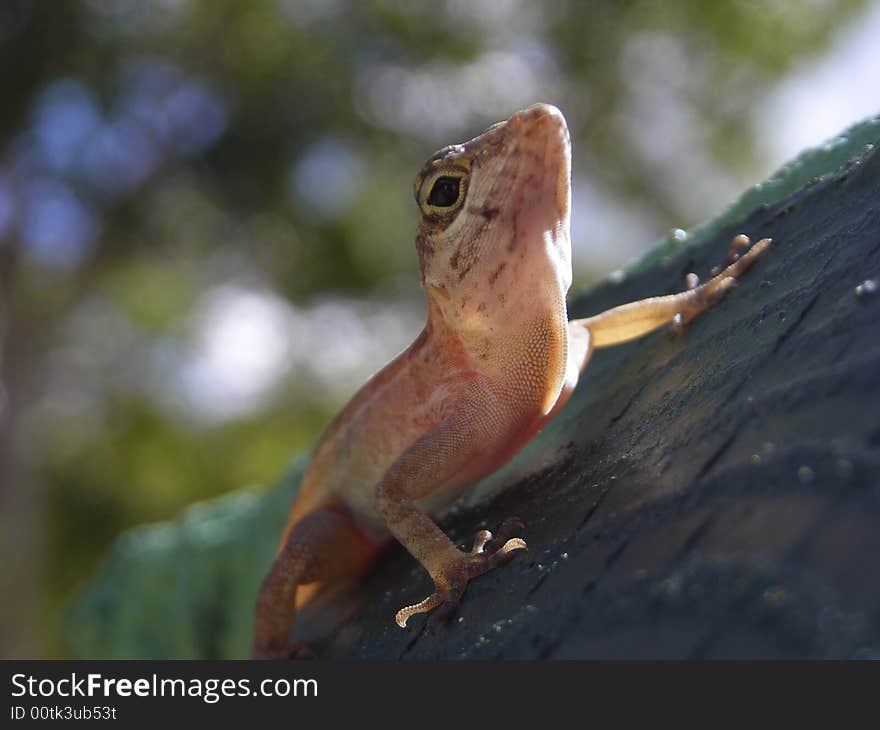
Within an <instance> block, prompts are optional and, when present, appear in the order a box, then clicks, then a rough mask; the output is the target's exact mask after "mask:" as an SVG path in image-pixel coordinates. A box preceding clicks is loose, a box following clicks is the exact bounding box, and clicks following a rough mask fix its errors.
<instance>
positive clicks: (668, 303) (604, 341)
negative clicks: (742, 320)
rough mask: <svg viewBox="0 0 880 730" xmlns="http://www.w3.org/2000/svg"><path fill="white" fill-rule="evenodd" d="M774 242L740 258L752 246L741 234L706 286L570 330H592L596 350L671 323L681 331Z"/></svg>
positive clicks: (644, 302)
mask: <svg viewBox="0 0 880 730" xmlns="http://www.w3.org/2000/svg"><path fill="white" fill-rule="evenodd" d="M770 243H771V241H770V239H769V238H763V239H761V240H760V241H758V242H757V243H756V244H755V245H754V246H752V247H751V248H748V250H747V251H746V253H744V254H743V255H742V256H740V255H739V249H742V248H747V247H748V245H749V239H748V237H747V236H744V235H742V234H740V235H739V236H736V238H734V239H733V243H732V244H731V247H730V252H729V253H728V255H727V259H726V260H725V268H723V269H722V270H721V271H720V272H719V273H717V274H715V276H713V277H712V278H711V279H709V281H707V282H706V283H705V284H701V285H699V286H692V287H691V288H689V289H688V290H687V291H684V292H681V293H679V294H670V295H668V296H663V297H651V298H650V299H642V300H641V301H638V302H630V303H629V304H622V305H621V306H619V307H614V308H613V309H609V310H608V311H606V312H602V313H601V314H597V315H595V316H594V317H588V318H586V319H574V320H572V321H571V322H570V323H569V326H570V330H573V329H576V328H583V329H586V330H588V331H589V333H590V340H591V344H592V347H610V346H612V345H619V344H622V343H624V342H628V341H629V340H633V339H636V338H637V337H641V336H642V335H646V334H648V333H649V332H652V331H653V330H655V329H657V328H658V327H662V326H663V325H665V324H667V323H672V325H673V327H674V328H676V329H678V330H680V329H681V328H682V327H683V326H684V325H685V324H687V323H688V322H690V321H691V320H692V319H694V318H695V317H697V316H698V315H699V314H700V313H702V312H704V311H705V310H706V309H709V308H710V307H712V306H713V305H715V304H717V303H718V302H719V301H720V300H721V299H722V298H723V297H724V295H725V294H726V293H727V292H728V291H730V289H732V288H733V287H734V286H736V282H737V279H738V278H739V277H740V276H742V275H743V274H744V273H745V272H746V270H747V269H748V268H749V267H750V266H751V265H752V264H753V263H754V262H755V261H756V260H757V258H758V257H759V256H760V255H761V254H762V253H764V252H765V251H766V250H767V249H768V248H769V247H770ZM586 352H588V351H586ZM581 368H582V366H581Z"/></svg>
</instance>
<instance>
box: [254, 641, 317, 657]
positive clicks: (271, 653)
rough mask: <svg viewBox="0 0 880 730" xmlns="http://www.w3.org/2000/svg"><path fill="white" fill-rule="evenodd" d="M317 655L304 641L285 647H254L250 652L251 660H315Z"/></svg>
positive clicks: (289, 643) (290, 643)
mask: <svg viewBox="0 0 880 730" xmlns="http://www.w3.org/2000/svg"><path fill="white" fill-rule="evenodd" d="M316 658H317V655H316V654H315V652H313V651H312V648H311V647H310V646H309V645H308V644H306V642H304V641H291V642H288V644H287V646H285V647H283V648H280V649H276V648H261V649H258V648H257V647H254V648H253V650H252V651H251V659H316Z"/></svg>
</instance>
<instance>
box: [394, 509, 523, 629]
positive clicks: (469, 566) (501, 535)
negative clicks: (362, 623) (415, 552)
mask: <svg viewBox="0 0 880 730" xmlns="http://www.w3.org/2000/svg"><path fill="white" fill-rule="evenodd" d="M523 527H524V525H523V523H522V521H521V520H519V519H518V518H516V517H509V518H508V519H506V520H504V522H502V523H501V526H500V527H499V528H498V533H497V534H496V535H495V536H494V537H493V535H492V533H491V532H489V531H488V530H480V531H479V532H478V533H477V534H476V536H475V537H474V544H473V547H472V548H471V551H470V552H469V553H464V552H463V553H460V555H459V556H458V559H457V560H456V561H455V562H454V563H453V564H452V565H450V566H449V567H447V568H446V569H445V570H444V571H443V574H442V576H441V577H439V578H435V579H434V587H435V591H434V592H433V593H432V594H431V595H430V596H428V597H427V598H426V599H424V600H423V601H420V602H419V603H416V604H414V605H412V606H406V607H405V608H401V609H400V610H399V611H398V612H397V615H396V616H395V617H394V620H395V621H396V622H397V625H398V626H400V627H401V628H405V627H406V622H407V621H408V620H409V618H410V616H414V615H416V614H417V613H428V612H429V611H434V613H433V614H432V615H431V618H430V619H428V631H429V632H430V633H434V631H435V630H436V629H437V628H438V627H439V626H440V624H441V623H443V622H444V621H446V620H448V619H449V617H450V616H452V614H453V613H455V610H456V609H457V608H458V604H459V602H460V601H461V597H462V595H463V594H464V589H465V588H466V587H467V584H468V582H469V581H470V580H472V579H473V578H476V577H477V576H480V575H483V573H488V572H489V571H490V570H494V569H495V568H499V567H501V566H502V565H505V564H506V563H508V562H510V561H511V560H512V559H513V558H514V557H515V553H516V551H517V550H527V549H528V547H527V546H526V543H525V540H523V539H522V538H520V537H511V535H512V534H514V533H516V532H520V531H521V530H522V529H523ZM434 609H436V610H434Z"/></svg>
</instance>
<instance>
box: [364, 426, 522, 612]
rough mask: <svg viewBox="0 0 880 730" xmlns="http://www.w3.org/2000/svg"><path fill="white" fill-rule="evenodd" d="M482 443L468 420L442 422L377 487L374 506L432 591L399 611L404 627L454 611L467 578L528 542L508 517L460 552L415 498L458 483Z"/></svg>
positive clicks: (494, 565)
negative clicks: (413, 620)
mask: <svg viewBox="0 0 880 730" xmlns="http://www.w3.org/2000/svg"><path fill="white" fill-rule="evenodd" d="M480 444H481V441H480V439H479V438H478V434H477V433H475V432H474V430H473V428H470V427H468V426H467V425H466V424H459V425H456V424H454V423H443V424H441V425H439V426H437V427H436V428H434V429H432V430H431V431H429V432H428V433H427V434H426V435H424V436H422V437H421V438H420V439H418V440H417V441H416V442H415V443H414V444H413V445H412V446H411V447H410V448H409V449H407V450H406V451H405V452H404V453H403V454H402V455H401V456H400V457H399V458H398V459H397V461H396V462H395V463H394V464H393V465H392V467H391V468H390V469H389V470H388V472H387V473H386V474H385V476H384V477H383V478H382V480H381V482H380V483H379V484H378V486H377V487H376V492H375V500H376V510H377V512H378V514H379V515H380V516H381V518H382V519H383V520H384V521H385V524H386V525H387V526H388V529H389V530H390V531H391V532H392V533H393V534H394V536H395V537H396V538H397V539H398V540H399V541H400V543H401V544H402V545H403V546H404V547H405V548H406V549H407V550H408V551H409V553H410V554H411V555H412V556H413V557H414V558H415V559H416V560H418V561H419V562H420V563H421V564H422V566H423V567H424V568H425V569H426V570H427V571H428V573H429V574H430V576H431V579H432V580H433V581H434V589H435V590H434V592H433V593H432V594H431V595H430V596H428V597H427V598H425V599H424V600H423V601H420V602H419V603H417V604H414V605H412V606H407V607H405V608H402V609H400V611H398V612H397V615H396V616H395V620H396V621H397V624H398V625H399V626H401V627H404V626H406V622H407V620H408V619H409V617H410V616H413V615H415V614H418V613H427V612H429V611H432V610H433V609H437V611H436V612H435V613H434V615H433V616H432V617H431V619H430V621H429V628H430V629H433V628H434V627H435V626H436V625H437V624H438V623H439V622H440V621H442V620H444V619H446V618H447V617H448V616H449V615H450V614H451V613H452V612H453V611H455V609H456V607H457V606H458V603H459V601H460V599H461V596H462V594H463V593H464V590H465V588H466V586H467V584H468V582H469V581H470V580H471V579H473V578H475V577H477V576H478V575H482V574H483V573H486V572H488V571H490V570H492V569H494V568H497V567H499V566H501V565H503V564H505V563H506V562H508V561H509V560H510V559H511V558H512V557H513V554H514V552H515V551H517V550H525V549H526V543H525V542H524V541H523V540H522V539H521V538H518V537H510V533H512V532H514V531H515V530H516V529H518V528H521V526H522V525H521V523H519V521H518V520H513V519H511V520H506V521H505V523H504V524H503V525H502V527H501V529H500V530H499V534H498V535H497V536H496V537H495V538H494V539H493V538H492V535H491V533H489V532H488V531H486V530H482V531H481V532H479V533H478V534H477V536H476V538H475V541H474V546H473V549H472V550H471V551H470V552H464V551H462V550H459V549H458V548H457V547H456V546H455V545H454V544H453V542H452V541H451V540H450V539H449V538H448V537H447V536H446V534H445V533H444V532H443V531H442V530H441V529H440V528H439V527H438V526H437V525H436V524H435V523H434V521H433V520H432V519H431V518H430V517H428V516H427V515H426V514H425V513H424V512H422V511H421V510H420V509H419V508H418V507H417V506H416V505H415V504H414V501H415V500H418V499H419V498H421V497H424V496H426V495H428V494H430V493H432V492H434V491H435V490H436V489H437V488H438V486H442V485H443V484H444V483H445V484H448V483H451V482H453V481H455V478H456V475H457V474H460V473H463V472H465V470H467V469H468V468H472V465H473V462H474V461H475V460H479V459H480V458H481V454H480V451H479V449H480V448H481V447H480Z"/></svg>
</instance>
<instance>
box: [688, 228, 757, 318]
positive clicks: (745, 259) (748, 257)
mask: <svg viewBox="0 0 880 730" xmlns="http://www.w3.org/2000/svg"><path fill="white" fill-rule="evenodd" d="M771 243H772V240H771V239H769V238H762V239H761V240H760V241H758V242H757V243H756V244H754V245H751V243H750V241H749V237H748V236H746V235H744V234H742V233H740V234H739V235H738V236H736V237H734V239H733V241H732V242H731V244H730V249H729V250H728V252H727V257H726V258H725V259H724V263H723V264H721V266H716V267H715V268H714V269H712V271H711V274H712V278H711V279H709V281H707V282H706V283H705V284H702V285H701V284H699V279H698V278H697V277H696V275H694V274H688V278H687V287H688V294H689V295H690V296H689V301H687V302H686V304H687V306H686V307H685V308H683V309H682V311H680V312H679V313H678V314H676V315H675V317H673V319H672V326H671V329H672V331H673V332H674V333H675V334H680V333H681V332H683V331H684V328H685V325H687V324H688V322H690V321H691V320H693V319H695V318H696V317H697V316H698V315H699V314H700V313H701V312H704V311H705V310H707V309H709V308H710V307H712V306H713V305H715V304H717V303H718V302H719V301H721V299H723V298H724V296H725V294H727V292H729V291H730V290H731V289H733V288H734V287H735V286H736V285H737V279H738V278H739V277H740V276H742V275H743V274H744V273H745V272H746V271H747V270H748V268H749V267H750V266H751V265H752V264H753V263H755V261H756V260H757V258H758V257H759V256H760V255H761V254H762V253H764V251H766V250H767V249H768V248H770V244H771ZM742 249H748V250H747V251H746V252H745V253H740V251H741V250H742Z"/></svg>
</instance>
